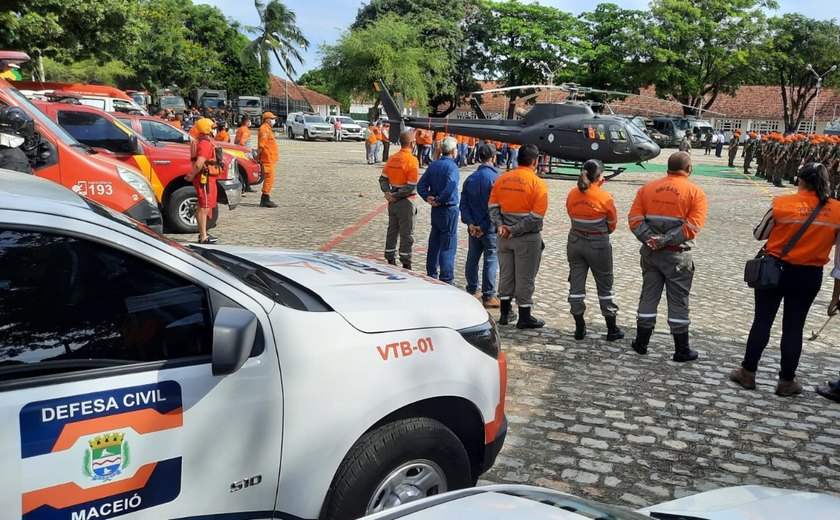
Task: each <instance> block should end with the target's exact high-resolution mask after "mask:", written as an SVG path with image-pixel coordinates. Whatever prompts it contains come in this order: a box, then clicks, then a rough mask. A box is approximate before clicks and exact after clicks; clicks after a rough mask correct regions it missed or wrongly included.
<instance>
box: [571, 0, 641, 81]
mask: <svg viewBox="0 0 840 520" xmlns="http://www.w3.org/2000/svg"><path fill="white" fill-rule="evenodd" d="M580 18H581V20H582V21H583V22H584V23H585V24H586V28H585V32H586V39H587V40H588V42H589V45H588V46H587V47H585V48H583V49H582V50H583V56H582V58H581V60H580V71H579V74H578V75H577V78H579V79H576V81H577V82H578V83H580V84H581V85H585V86H588V87H593V88H599V89H605V90H620V91H631V92H632V91H633V90H638V89H639V88H642V87H646V86H647V79H646V78H645V77H644V69H643V66H644V63H643V60H645V59H646V57H647V50H646V42H645V27H646V25H647V23H648V16H647V13H645V12H644V11H637V10H630V9H622V8H620V7H619V6H617V5H616V4H612V3H603V4H599V5H598V6H597V7H596V8H595V10H594V11H592V12H587V13H583V14H581V16H580Z"/></svg>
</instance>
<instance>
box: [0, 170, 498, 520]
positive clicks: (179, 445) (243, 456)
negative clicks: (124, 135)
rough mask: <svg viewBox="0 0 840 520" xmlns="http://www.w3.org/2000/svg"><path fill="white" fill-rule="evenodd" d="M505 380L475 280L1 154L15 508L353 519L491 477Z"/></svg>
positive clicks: (6, 386) (2, 274)
mask: <svg viewBox="0 0 840 520" xmlns="http://www.w3.org/2000/svg"><path fill="white" fill-rule="evenodd" d="M505 381H506V363H505V356H504V353H503V352H502V351H501V349H500V345H499V338H498V335H497V334H496V328H495V324H494V323H493V321H492V320H490V319H489V318H488V315H487V313H486V312H485V311H484V309H483V308H482V307H481V305H480V304H479V303H478V302H477V301H476V300H475V299H474V298H472V297H471V296H470V295H468V294H466V293H464V292H462V291H458V290H456V289H454V288H451V287H449V286H447V285H443V284H440V283H436V282H435V281H433V280H429V279H425V277H422V276H420V275H417V274H415V273H410V272H408V271H402V270H398V269H392V268H389V267H385V266H381V265H377V264H373V263H370V262H367V261H363V260H359V259H356V258H352V257H349V256H344V255H339V254H334V253H323V252H321V253H318V252H296V251H277V250H260V249H250V248H225V247H206V248H199V247H197V246H188V247H187V246H183V245H180V244H177V243H174V242H171V241H169V240H167V239H165V238H163V237H161V236H159V235H158V234H157V233H154V232H153V231H151V230H149V229H148V228H146V227H144V226H142V225H140V224H138V223H137V222H135V221H133V220H131V219H128V218H126V217H124V216H122V215H119V214H116V213H113V212H111V211H110V210H107V209H106V208H104V207H102V206H100V205H98V204H95V203H92V202H90V201H88V200H86V199H83V198H81V197H79V196H78V195H76V194H74V193H72V192H71V191H69V190H67V189H65V188H63V187H61V186H59V185H58V184H54V183H51V182H49V181H46V180H42V179H38V178H33V177H29V176H25V175H21V174H17V173H11V172H6V171H0V423H2V424H3V427H2V428H0V461H2V464H0V512H2V514H0V516H2V518H3V519H10V518H21V519H24V520H41V519H50V520H51V519H66V520H90V519H100V520H101V519H106V518H115V517H123V516H124V517H126V518H129V519H140V518H143V519H146V518H148V519H155V520H158V519H164V518H165V519H196V520H197V519H209V518H213V519H234V518H236V519H241V518H247V519H270V518H283V519H315V518H321V519H351V518H357V517H359V516H362V515H364V514H368V513H373V512H378V511H381V510H384V509H387V508H390V507H393V506H397V505H399V504H402V503H406V502H410V501H413V500H415V499H419V498H422V497H424V496H430V495H436V494H439V493H443V492H445V491H447V490H452V489H458V488H462V487H466V486H470V485H472V484H474V483H475V481H476V480H477V478H478V476H479V475H480V474H481V473H483V472H484V471H486V470H487V469H488V468H489V467H490V466H491V465H492V464H493V462H494V460H495V458H496V455H497V453H498V452H499V450H500V449H501V446H502V444H503V442H504V438H505V432H506V429H507V426H506V421H505V415H504V401H505V386H506V385H505Z"/></svg>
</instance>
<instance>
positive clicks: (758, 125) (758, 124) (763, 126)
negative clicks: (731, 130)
mask: <svg viewBox="0 0 840 520" xmlns="http://www.w3.org/2000/svg"><path fill="white" fill-rule="evenodd" d="M781 129H782V123H781V121H778V120H774V121H767V120H764V121H753V122H752V127H751V128H750V130H752V131H754V132H761V133H763V134H766V133H769V132H779V131H781Z"/></svg>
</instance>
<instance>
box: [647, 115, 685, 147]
mask: <svg viewBox="0 0 840 520" xmlns="http://www.w3.org/2000/svg"><path fill="white" fill-rule="evenodd" d="M651 119H652V120H653V128H654V129H655V130H656V131H657V132H659V133H660V134H663V135H664V136H666V138H667V140H666V142H665V146H679V144H680V141H682V140H683V139H684V138H685V131H686V130H688V123H687V122H686V120H685V119H683V118H680V117H670V116H655V117H652V118H651Z"/></svg>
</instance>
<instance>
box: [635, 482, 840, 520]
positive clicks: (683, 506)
mask: <svg viewBox="0 0 840 520" xmlns="http://www.w3.org/2000/svg"><path fill="white" fill-rule="evenodd" d="M837 511H840V498H836V497H833V496H830V495H826V494H822V493H807V492H804V491H793V490H789V489H774V488H769V487H764V486H737V487H731V488H723V489H716V490H714V491H707V492H705V493H700V494H697V495H692V496H689V497H685V498H680V499H677V500H672V501H670V502H665V503H663V504H658V505H655V506H650V507H646V508H644V509H641V510H639V513H644V514H647V515H650V516H653V517H655V518H658V517H657V516H656V513H667V514H668V515H673V516H668V517H667V518H681V517H685V518H692V519H695V518H696V519H703V520H751V519H755V518H828V517H831V516H836V515H837Z"/></svg>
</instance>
